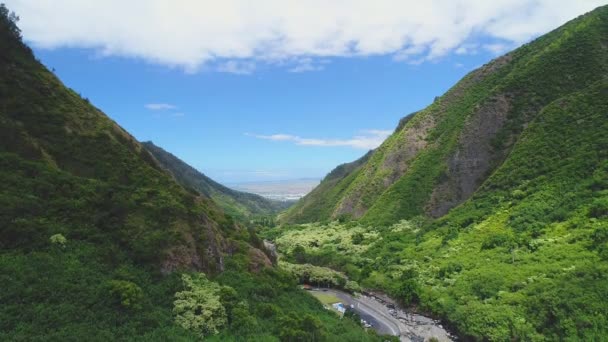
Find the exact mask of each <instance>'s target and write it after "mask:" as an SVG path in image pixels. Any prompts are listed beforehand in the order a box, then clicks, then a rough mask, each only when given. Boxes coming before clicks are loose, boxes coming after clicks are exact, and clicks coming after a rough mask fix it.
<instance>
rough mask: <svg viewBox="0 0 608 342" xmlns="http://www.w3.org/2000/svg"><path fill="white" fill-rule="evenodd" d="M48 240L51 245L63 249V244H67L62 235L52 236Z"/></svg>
mask: <svg viewBox="0 0 608 342" xmlns="http://www.w3.org/2000/svg"><path fill="white" fill-rule="evenodd" d="M50 240H51V243H52V244H53V245H56V246H60V247H61V248H63V247H65V244H66V243H67V242H68V239H66V238H65V236H63V235H62V234H55V235H52V236H51V238H50Z"/></svg>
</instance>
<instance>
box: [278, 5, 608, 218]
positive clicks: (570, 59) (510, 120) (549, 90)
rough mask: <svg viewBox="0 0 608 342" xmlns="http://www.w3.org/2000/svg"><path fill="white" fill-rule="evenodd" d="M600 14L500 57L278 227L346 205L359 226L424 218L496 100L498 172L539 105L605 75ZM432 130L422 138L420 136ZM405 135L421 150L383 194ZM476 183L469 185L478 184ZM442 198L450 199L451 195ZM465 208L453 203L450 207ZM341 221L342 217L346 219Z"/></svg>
mask: <svg viewBox="0 0 608 342" xmlns="http://www.w3.org/2000/svg"><path fill="white" fill-rule="evenodd" d="M607 12H608V8H607V7H604V8H600V9H598V10H596V11H594V12H593V13H590V14H588V15H586V16H584V17H581V18H578V19H576V20H574V21H572V22H570V23H568V24H566V25H564V26H563V27H561V28H559V29H557V30H555V31H553V32H551V33H549V34H547V35H545V36H543V37H541V38H539V39H537V40H536V41H534V42H532V43H530V44H527V45H525V46H523V47H521V48H519V49H517V50H515V51H514V52H511V53H509V54H508V56H506V57H502V58H500V59H498V60H495V61H493V62H492V63H490V64H488V65H486V66H484V67H482V68H480V69H478V70H476V71H474V72H472V73H471V74H469V75H467V76H466V77H465V78H464V79H463V80H462V81H460V82H459V83H458V84H457V85H456V86H454V88H452V89H451V90H450V91H449V92H448V93H446V95H444V96H442V97H441V98H439V99H438V100H437V101H436V102H435V103H433V104H432V105H431V106H429V107H428V108H426V109H424V110H422V111H420V112H418V113H416V114H415V115H414V116H413V117H412V118H411V119H409V120H408V121H407V122H406V123H405V124H404V125H402V126H403V128H402V129H401V130H398V131H396V132H395V133H394V134H393V135H392V136H391V137H389V138H388V139H387V140H386V141H385V142H384V144H383V145H382V146H380V147H379V148H378V149H377V150H376V151H375V152H374V153H373V155H372V156H371V157H370V158H369V160H368V161H367V162H366V163H365V164H364V165H362V166H361V167H360V168H357V169H355V170H353V172H352V173H351V174H350V175H348V176H346V177H344V179H343V180H341V181H338V182H336V183H330V182H325V184H323V183H322V184H321V185H320V186H319V188H318V189H316V190H315V191H313V192H311V194H310V195H309V196H308V198H305V199H304V200H303V201H302V202H301V203H298V204H296V206H294V207H293V208H292V210H290V211H288V212H287V214H286V215H284V216H283V217H282V219H283V221H284V222H311V221H315V220H325V219H330V218H337V217H340V216H342V215H343V214H349V210H346V211H344V210H342V209H341V205H342V204H344V203H347V202H348V203H354V205H352V207H353V208H355V210H350V214H351V215H353V213H354V214H355V215H353V216H354V217H359V215H358V214H356V212H357V211H359V212H363V213H364V216H363V217H362V219H363V222H366V223H373V224H384V225H388V224H391V223H394V222H396V221H398V220H399V219H403V218H411V217H414V216H417V215H421V214H425V213H426V212H427V210H428V206H429V203H430V201H431V194H432V193H433V192H434V191H436V190H437V188H438V186H439V185H440V184H441V182H442V180H444V179H445V178H446V174H447V172H448V166H447V161H448V160H449V158H450V157H451V156H453V155H454V153H455V151H456V150H458V149H459V148H460V147H461V144H462V139H463V129H464V127H465V126H466V124H467V120H469V118H470V117H471V115H472V114H474V113H476V111H479V109H480V108H485V107H488V106H489V107H492V102H493V101H496V99H497V98H498V97H501V96H502V97H506V98H508V101H509V110H508V113H507V121H506V123H505V124H504V126H503V127H502V128H501V129H500V130H499V131H498V132H497V133H496V134H495V135H492V136H491V140H492V147H491V150H492V152H491V153H492V154H493V155H495V156H496V158H495V159H493V160H491V161H490V163H491V164H492V167H491V168H490V170H488V171H487V172H486V176H485V177H487V176H488V175H490V174H491V171H492V170H493V169H494V168H495V167H497V166H498V165H500V163H501V162H502V160H503V159H504V158H501V157H500V156H501V155H503V154H504V155H506V154H508V152H509V151H510V150H511V148H512V145H513V143H515V142H516V141H517V139H518V136H519V134H520V133H521V131H522V129H523V127H525V125H526V124H527V123H528V122H529V121H530V120H533V119H534V118H535V117H536V116H537V115H538V112H539V111H540V110H541V109H542V108H543V107H544V106H546V105H547V104H549V103H550V102H552V101H554V100H555V99H557V98H560V97H562V96H564V95H567V94H569V93H572V92H576V91H578V90H581V89H584V88H585V87H586V86H588V85H589V84H591V83H593V82H595V81H597V80H599V79H601V78H603V77H605V76H606V75H607V74H608V60H607V56H608V54H607V52H606V46H607V45H608V43H607V42H606V40H607V39H606V37H608V18H606V17H607V14H606V13H607ZM425 122H432V123H433V126H432V128H431V129H430V130H429V131H428V132H424V131H422V132H421V131H420V129H419V127H420V126H422V125H423V124H424V123H425ZM407 134H421V135H423V136H424V139H423V140H424V142H425V143H426V146H425V147H424V148H423V149H422V150H421V151H419V152H418V153H417V154H416V155H415V156H414V158H413V159H412V160H410V161H409V162H408V165H407V171H406V172H405V173H404V174H403V175H401V176H400V177H398V179H397V180H396V181H395V182H393V183H390V186H387V184H388V183H387V182H386V180H387V178H388V175H389V174H390V173H391V172H393V171H394V170H391V169H390V166H389V167H388V169H387V166H386V165H387V164H386V163H387V160H388V159H389V158H390V156H392V155H394V154H395V153H396V151H398V150H404V149H407V148H408V147H409V145H407V144H406V145H404V144H403V141H405V140H406V138H407V136H406V135H407ZM482 182H483V178H482V179H481V180H480V181H479V182H477V183H478V184H481V183H482ZM449 186H452V188H453V189H451V190H450V191H451V192H452V193H457V192H458V189H456V188H454V186H453V185H449ZM463 200H466V197H465V198H462V199H457V200H456V201H455V203H454V205H456V204H458V203H460V202H462V201H463ZM347 216H348V215H347Z"/></svg>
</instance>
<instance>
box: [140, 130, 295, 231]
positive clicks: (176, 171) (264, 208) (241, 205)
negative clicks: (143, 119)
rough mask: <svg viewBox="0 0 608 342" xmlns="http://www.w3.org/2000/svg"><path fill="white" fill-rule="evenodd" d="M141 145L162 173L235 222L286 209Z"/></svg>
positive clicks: (146, 145)
mask: <svg viewBox="0 0 608 342" xmlns="http://www.w3.org/2000/svg"><path fill="white" fill-rule="evenodd" d="M142 145H143V146H144V147H145V148H146V149H147V150H148V151H149V152H150V153H151V154H152V155H153V156H154V157H155V158H156V160H158V162H159V163H160V165H161V166H162V168H163V169H165V170H167V171H168V172H169V173H171V174H172V175H173V177H174V178H175V180H177V182H178V183H180V184H181V185H182V186H184V187H185V188H190V189H194V190H195V191H197V192H199V193H201V194H203V195H205V196H207V197H209V198H211V199H213V200H214V201H215V202H216V203H217V204H218V205H219V206H220V207H221V208H222V209H223V210H224V211H225V212H226V213H227V214H228V215H230V216H232V217H234V218H236V219H239V220H245V219H249V218H252V217H255V216H269V215H274V214H276V213H278V212H279V211H281V210H283V209H285V208H287V206H288V204H287V203H284V202H279V201H272V200H270V199H267V198H264V197H262V196H259V195H255V194H250V193H247V192H242V191H236V190H233V189H230V188H228V187H226V186H224V185H222V184H220V183H218V182H216V181H214V180H213V179H211V178H209V177H207V176H206V175H204V174H203V173H201V172H199V171H198V170H196V169H195V168H193V167H192V166H190V165H188V164H186V163H185V162H184V161H182V160H181V159H179V158H177V157H176V156H174V155H173V154H171V153H169V152H167V151H165V150H164V149H162V148H161V147H159V146H156V145H154V143H153V142H151V141H148V142H143V143H142Z"/></svg>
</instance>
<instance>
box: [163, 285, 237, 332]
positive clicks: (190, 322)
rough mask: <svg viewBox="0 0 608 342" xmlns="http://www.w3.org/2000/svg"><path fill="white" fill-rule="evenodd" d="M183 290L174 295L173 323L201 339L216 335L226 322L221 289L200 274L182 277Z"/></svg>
mask: <svg viewBox="0 0 608 342" xmlns="http://www.w3.org/2000/svg"><path fill="white" fill-rule="evenodd" d="M182 281H183V282H184V286H185V288H186V289H185V290H184V291H181V292H177V293H176V294H175V298H176V299H175V301H174V302H173V312H174V313H175V315H176V316H175V322H176V323H177V324H178V325H180V326H181V327H182V328H184V329H187V330H191V331H193V332H195V333H197V334H198V335H200V336H201V337H203V336H206V335H212V334H217V333H218V332H219V328H221V327H222V326H223V325H225V324H226V322H227V317H226V309H225V308H224V306H223V305H222V303H221V301H220V294H221V288H220V286H219V285H218V284H216V283H214V282H212V281H210V280H208V279H207V277H205V275H204V274H202V273H195V274H193V275H192V276H190V275H188V274H183V275H182Z"/></svg>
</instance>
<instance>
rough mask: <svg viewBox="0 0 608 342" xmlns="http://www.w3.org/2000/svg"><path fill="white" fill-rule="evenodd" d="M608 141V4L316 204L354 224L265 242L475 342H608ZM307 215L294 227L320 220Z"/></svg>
mask: <svg viewBox="0 0 608 342" xmlns="http://www.w3.org/2000/svg"><path fill="white" fill-rule="evenodd" d="M607 132H608V7H606V6H605V7H600V8H598V9H596V10H595V11H593V12H590V13H588V14H587V15H585V16H582V17H580V18H578V19H576V20H573V21H572V22H569V23H567V24H566V25H564V26H563V27H561V28H559V29H557V30H555V31H553V32H551V33H549V34H548V35H546V36H543V37H540V38H539V39H537V40H536V41H534V42H532V43H530V44H528V45H525V46H523V47H522V48H520V49H518V50H516V51H514V52H512V53H510V54H508V55H507V56H505V57H501V58H499V59H498V60H495V61H493V62H492V63H490V64H489V65H486V66H484V67H483V68H481V69H479V70H476V71H474V72H473V73H471V74H470V75H468V76H467V77H466V78H465V79H463V80H462V81H461V82H460V83H459V84H458V85H456V86H455V87H454V88H452V89H451V90H450V91H449V92H448V93H447V94H446V95H444V96H443V97H442V98H440V99H438V100H437V101H436V102H435V103H434V104H432V105H431V106H430V107H429V108H427V109H425V110H423V111H421V112H418V113H416V114H414V115H413V116H411V117H409V119H407V121H406V122H405V123H403V122H402V129H401V130H399V129H398V131H397V133H396V134H395V135H393V136H392V137H390V138H389V139H388V140H387V141H386V142H385V143H384V144H383V145H382V146H381V147H380V148H378V149H377V150H376V151H375V152H373V154H372V155H371V157H370V158H369V160H368V161H367V162H366V163H365V164H363V165H361V166H359V167H358V168H355V169H354V170H353V171H352V172H351V173H350V174H349V175H346V176H345V177H344V178H342V180H340V181H338V182H337V185H335V186H333V187H330V188H329V189H327V190H325V193H319V192H317V193H315V196H317V197H319V198H323V196H327V197H326V198H329V199H331V200H332V201H334V202H333V203H334V207H333V211H330V212H329V214H327V215H325V216H323V215H320V217H321V218H340V217H341V216H340V215H342V214H344V213H346V214H351V215H352V216H353V217H358V218H359V220H358V221H352V222H347V223H339V222H332V223H329V224H325V223H309V224H305V225H299V226H298V225H287V224H286V225H283V226H282V227H280V228H278V229H268V230H267V231H266V232H265V234H266V236H267V238H272V239H274V240H275V242H276V243H277V247H278V250H279V252H282V253H284V255H286V259H287V261H299V262H306V263H312V264H315V265H320V266H329V267H332V268H334V269H337V270H341V271H344V272H346V273H347V274H348V275H349V276H350V277H351V279H352V280H355V281H357V282H359V283H360V284H361V285H362V286H364V287H366V288H371V289H380V290H383V291H385V292H387V293H388V294H390V295H391V296H393V297H394V298H396V299H398V300H400V301H401V302H402V303H403V304H404V305H410V306H412V307H413V308H414V309H415V310H421V311H424V312H427V313H429V314H434V315H436V316H437V317H440V318H442V319H444V320H445V322H446V324H448V325H450V326H451V327H453V328H455V329H456V330H457V331H458V332H459V333H460V335H461V337H462V338H463V339H465V340H476V341H604V340H607V339H608V309H607V308H608V302H607V298H608V276H607V275H608V134H607ZM399 153H401V154H399ZM391 158H392V159H391ZM387 163H389V165H388V166H391V167H390V168H388V166H387ZM400 163H401V164H400ZM399 165H402V166H403V169H400V168H399ZM398 170H402V172H403V175H398V177H397V176H395V177H396V178H395V180H394V181H392V182H384V181H385V180H386V179H389V180H390V179H391V178H390V177H391V175H395V174H398V173H397V171H398ZM362 175H364V176H362ZM380 176H382V177H385V178H378V177H380ZM387 177H388V178H387ZM389 183H390V184H389ZM343 184H346V185H344V188H345V189H346V190H344V188H340V187H341V186H343ZM322 186H323V184H321V186H320V187H319V188H321V187H322ZM339 188H340V189H341V190H340V191H343V194H344V195H342V196H341V197H340V198H338V199H335V197H332V196H333V195H332V194H333V193H332V191H334V189H339ZM352 191H354V193H359V194H360V196H361V200H360V201H359V200H358V199H356V198H355V199H353V198H351V197H349V193H350V192H352ZM357 191H359V192H357ZM327 193H330V195H326V194H327ZM313 200H314V198H309V199H307V201H308V202H306V201H303V202H302V203H303V204H307V205H309V206H311V204H310V203H311V202H314V201H316V200H314V201H313ZM321 200H322V199H321ZM348 201H350V202H348ZM366 201H369V202H366ZM348 203H350V204H351V205H350V208H351V209H353V210H354V209H357V208H363V209H366V210H362V211H361V212H357V211H345V210H346V209H347V206H346V204H348ZM303 204H300V206H299V207H298V206H296V207H294V208H292V209H290V211H289V212H288V213H287V214H286V215H285V218H284V219H285V220H288V221H289V220H291V221H292V222H293V221H298V220H303V221H306V220H311V219H313V218H314V217H315V215H313V214H314V213H312V212H306V209H305V210H303V211H302V212H297V210H298V208H302V207H303ZM311 208H314V207H312V206H311ZM403 218H405V219H403Z"/></svg>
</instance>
